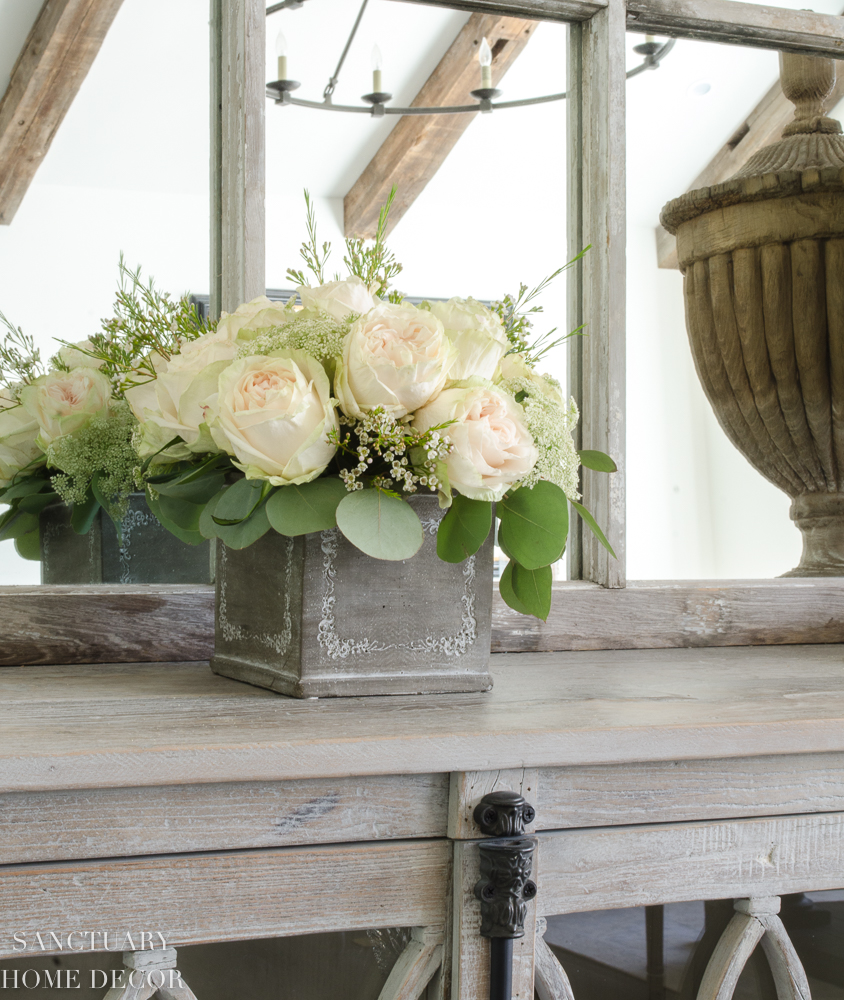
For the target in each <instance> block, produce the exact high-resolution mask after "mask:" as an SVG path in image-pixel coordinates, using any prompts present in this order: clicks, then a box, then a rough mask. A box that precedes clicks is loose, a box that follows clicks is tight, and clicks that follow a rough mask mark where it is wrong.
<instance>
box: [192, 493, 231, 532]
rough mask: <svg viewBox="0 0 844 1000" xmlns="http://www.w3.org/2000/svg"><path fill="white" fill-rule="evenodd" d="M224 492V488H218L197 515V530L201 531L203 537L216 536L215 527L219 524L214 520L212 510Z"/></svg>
mask: <svg viewBox="0 0 844 1000" xmlns="http://www.w3.org/2000/svg"><path fill="white" fill-rule="evenodd" d="M227 488H228V487H227ZM225 492H226V491H225V489H223V490H220V492H219V493H217V494H216V496H213V497H211V499H210V500H209V501H208V503H207V504H206V505H205V507H204V508H203V510H202V513H201V514H200V516H199V530H200V532H201V533H202V537H203V538H216V537H217V529H218V528H219V527H220V525H219V524H217V522H216V521H215V520H214V510H215V508H216V506H217V504H218V503H219V502H220V500H222V498H223V494H224V493H225Z"/></svg>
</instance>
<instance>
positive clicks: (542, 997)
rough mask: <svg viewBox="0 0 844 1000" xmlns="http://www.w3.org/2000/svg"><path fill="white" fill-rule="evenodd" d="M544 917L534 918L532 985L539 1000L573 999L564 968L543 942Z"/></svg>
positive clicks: (545, 926)
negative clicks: (534, 939)
mask: <svg viewBox="0 0 844 1000" xmlns="http://www.w3.org/2000/svg"><path fill="white" fill-rule="evenodd" d="M547 926H548V923H547V921H546V920H545V917H537V918H536V950H535V952H534V987H535V989H536V993H537V996H538V997H539V1000H574V994H573V993H572V991H571V983H570V982H569V977H568V976H567V975H566V970H565V969H564V968H563V967H562V965H560V961H559V959H558V958H557V956H556V955H555V954H554V952H553V951H551V949H550V948H549V947H548V945H547V944H546V942H545V930H546V928H547Z"/></svg>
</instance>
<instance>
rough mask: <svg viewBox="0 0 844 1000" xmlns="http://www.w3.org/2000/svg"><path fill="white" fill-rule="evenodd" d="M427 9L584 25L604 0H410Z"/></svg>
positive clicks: (604, 3)
mask: <svg viewBox="0 0 844 1000" xmlns="http://www.w3.org/2000/svg"><path fill="white" fill-rule="evenodd" d="M412 2H414V3H424V4H425V5H426V6H429V7H448V9H449V10H468V11H471V12H472V13H479V14H499V15H501V14H506V15H509V16H511V17H531V18H534V19H535V20H537V21H572V22H575V23H576V22H578V21H588V20H589V18H590V17H592V15H593V14H595V13H597V11H599V10H601V9H602V8H604V7H606V5H607V0H412Z"/></svg>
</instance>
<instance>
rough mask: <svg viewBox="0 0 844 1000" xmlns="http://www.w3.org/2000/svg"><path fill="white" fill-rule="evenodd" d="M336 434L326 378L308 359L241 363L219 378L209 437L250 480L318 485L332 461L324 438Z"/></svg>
mask: <svg viewBox="0 0 844 1000" xmlns="http://www.w3.org/2000/svg"><path fill="white" fill-rule="evenodd" d="M279 353H280V352H279ZM337 429H338V423H337V415H336V414H335V412H334V407H333V405H332V402H331V385H330V383H329V381H328V376H327V375H326V374H325V370H324V369H323V367H322V365H321V364H320V363H319V362H318V361H317V360H316V359H315V358H312V357H311V356H310V355H308V354H304V353H303V352H301V351H290V352H289V353H288V354H287V356H266V357H265V356H262V357H247V358H241V359H240V360H238V361H235V362H234V363H233V364H231V365H229V366H228V367H227V368H226V369H225V370H224V371H223V372H222V373H221V375H220V377H219V392H218V395H217V415H216V417H215V418H214V420H213V422H212V424H211V433H212V435H213V437H214V440H215V441H216V442H217V444H218V446H219V447H220V448H221V449H222V450H223V451H225V452H227V453H228V454H229V455H233V456H234V458H235V459H236V461H235V463H234V464H235V465H236V466H237V467H238V468H239V469H241V470H242V471H243V472H245V473H246V476H247V478H248V479H266V480H268V481H269V482H270V483H272V484H273V486H285V485H288V484H290V483H307V482H310V480H312V479H316V477H317V476H318V475H319V474H320V473H321V472H322V471H323V470H324V469H325V467H326V466H327V465H328V463H329V462H330V461H331V459H332V458H333V457H334V453H335V451H336V447H335V445H333V444H332V443H331V442H330V441H329V440H328V433H329V431H332V430H334V431H336V430H337Z"/></svg>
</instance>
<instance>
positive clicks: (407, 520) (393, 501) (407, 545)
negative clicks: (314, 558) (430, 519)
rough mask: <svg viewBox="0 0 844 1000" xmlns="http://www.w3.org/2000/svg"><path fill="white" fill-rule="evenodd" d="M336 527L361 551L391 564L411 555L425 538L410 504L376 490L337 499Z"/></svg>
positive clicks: (357, 492)
mask: <svg viewBox="0 0 844 1000" xmlns="http://www.w3.org/2000/svg"><path fill="white" fill-rule="evenodd" d="M337 527H338V528H339V529H340V530H341V531H342V532H343V534H344V535H345V536H346V538H348V540H349V541H350V542H351V543H352V545H355V546H357V548H359V549H360V550H361V552H365V553H366V554H367V555H368V556H372V557H373V558H374V559H389V560H391V561H393V562H398V561H399V560H402V559H410V558H411V557H412V556H415V555H416V553H417V552H418V551H419V549H420V548H421V547H422V542H423V540H424V537H425V536H424V533H423V531H422V525H421V524H420V522H419V518H418V517H417V516H416V514H415V513H414V511H413V508H412V507H411V506H410V504H408V503H406V502H405V501H404V500H401V499H399V497H394V496H391V495H390V494H389V493H385V492H384V491H383V490H379V489H369V490H358V491H356V492H355V493H350V494H349V495H348V496H347V497H345V499H343V500H341V501H340V503H339V505H338V507H337Z"/></svg>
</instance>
